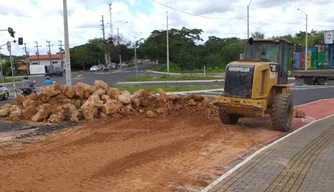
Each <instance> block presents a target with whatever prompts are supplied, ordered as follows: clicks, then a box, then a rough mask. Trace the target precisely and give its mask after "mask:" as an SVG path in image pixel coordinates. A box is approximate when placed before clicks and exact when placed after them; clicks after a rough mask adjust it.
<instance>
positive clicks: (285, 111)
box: [271, 94, 293, 131]
mask: <svg viewBox="0 0 334 192" xmlns="http://www.w3.org/2000/svg"><path fill="white" fill-rule="evenodd" d="M292 119H293V102H292V96H291V94H277V95H276V96H275V98H274V102H273V109H272V113H271V121H272V127H273V128H274V129H276V130H280V131H289V130H290V128H291V124H292Z"/></svg>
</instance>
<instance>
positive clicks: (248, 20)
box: [247, 0, 252, 39]
mask: <svg viewBox="0 0 334 192" xmlns="http://www.w3.org/2000/svg"><path fill="white" fill-rule="evenodd" d="M251 3H252V0H250V2H249V4H248V5H247V39H249V6H250V4H251Z"/></svg>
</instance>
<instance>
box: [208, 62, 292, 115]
mask: <svg viewBox="0 0 334 192" xmlns="http://www.w3.org/2000/svg"><path fill="white" fill-rule="evenodd" d="M270 64H273V63H270V62H255V63H252V62H243V61H234V62H231V63H230V64H229V66H228V67H238V66H245V65H247V66H250V65H251V66H254V76H253V81H252V90H251V94H252V97H251V98H250V99H246V98H238V97H229V96H228V95H225V94H223V95H222V96H219V97H216V98H215V99H214V102H215V103H217V105H219V106H220V107H223V108H225V109H226V111H227V112H228V113H233V114H240V115H245V116H257V117H264V116H265V115H266V114H270V112H271V110H270V109H271V106H272V102H273V96H275V95H276V94H278V93H283V94H287V93H288V92H289V88H290V87H293V85H291V84H277V80H278V73H275V72H271V70H270ZM228 67H227V68H228Z"/></svg>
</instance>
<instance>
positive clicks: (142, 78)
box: [123, 74, 223, 82]
mask: <svg viewBox="0 0 334 192" xmlns="http://www.w3.org/2000/svg"><path fill="white" fill-rule="evenodd" d="M216 79H223V77H210V76H206V77H202V76H170V75H161V76H151V75H148V74H146V75H143V76H137V77H135V76H134V77H129V78H127V79H125V80H123V82H131V81H180V80H216Z"/></svg>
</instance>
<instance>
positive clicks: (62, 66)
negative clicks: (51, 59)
mask: <svg viewBox="0 0 334 192" xmlns="http://www.w3.org/2000/svg"><path fill="white" fill-rule="evenodd" d="M58 42H59V51H60V55H61V69H62V70H64V49H63V44H62V41H61V40H59V41H58Z"/></svg>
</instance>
